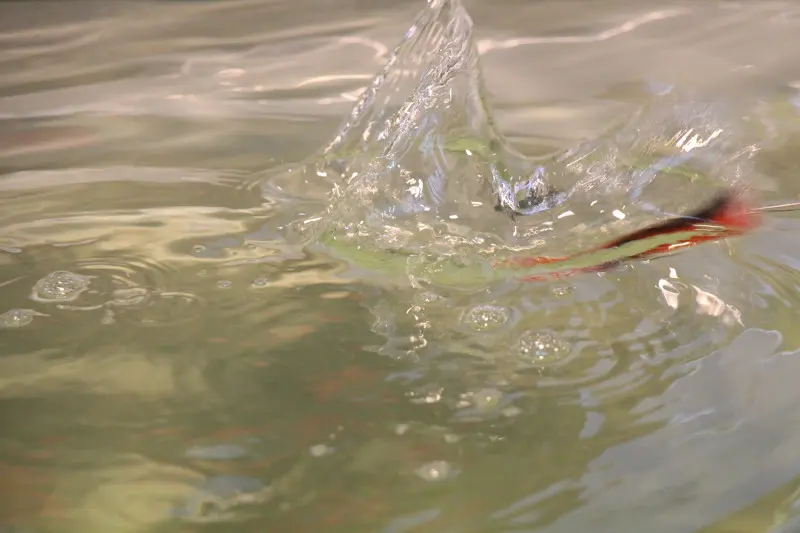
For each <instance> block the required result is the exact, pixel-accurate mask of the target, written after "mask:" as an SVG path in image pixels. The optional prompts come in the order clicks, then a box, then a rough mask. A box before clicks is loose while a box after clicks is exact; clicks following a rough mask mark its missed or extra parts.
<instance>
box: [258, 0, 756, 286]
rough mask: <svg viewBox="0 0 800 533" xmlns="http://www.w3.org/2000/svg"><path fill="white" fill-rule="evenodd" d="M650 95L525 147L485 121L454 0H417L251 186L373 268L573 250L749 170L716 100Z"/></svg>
mask: <svg viewBox="0 0 800 533" xmlns="http://www.w3.org/2000/svg"><path fill="white" fill-rule="evenodd" d="M652 98H653V100H652V101H651V102H648V103H647V104H645V105H644V106H643V107H642V108H641V109H639V110H638V111H637V112H635V113H633V115H632V116H631V117H628V120H627V121H623V122H622V123H621V125H618V126H617V127H615V128H612V129H610V130H609V131H608V132H607V133H606V134H605V135H603V136H601V137H600V138H598V139H593V140H590V141H587V142H586V143H583V144H581V145H579V146H576V147H573V148H571V149H568V150H565V151H563V152H561V153H559V154H557V155H556V156H554V157H550V158H547V159H542V160H534V159H531V158H526V157H524V156H523V155H521V154H520V153H519V152H518V151H516V150H515V149H514V148H513V146H511V144H510V143H509V142H508V141H507V140H506V139H505V138H504V137H503V136H502V134H501V133H500V132H499V131H498V130H497V128H496V127H495V124H494V121H493V119H492V115H491V109H490V106H489V104H488V102H487V98H486V92H485V90H484V80H483V77H482V72H481V65H480V56H479V53H478V50H477V48H476V46H475V43H474V39H473V24H472V20H471V19H470V17H469V14H468V13H467V12H466V10H465V9H464V7H463V6H462V5H461V3H460V1H459V0H430V1H429V2H428V5H427V6H426V7H425V8H424V9H423V10H422V12H421V13H420V14H419V15H418V16H417V18H416V20H415V21H414V22H413V24H412V25H411V26H410V28H409V29H408V31H407V32H406V34H405V36H404V38H403V39H402V41H401V42H400V44H399V45H398V46H397V47H396V48H395V49H394V51H393V52H392V54H391V55H390V57H389V60H388V62H387V64H386V66H385V68H384V69H383V71H382V72H380V73H379V74H378V75H377V76H376V77H375V78H374V80H373V81H372V83H371V84H370V85H369V86H368V87H367V88H366V89H365V90H364V92H363V93H362V94H361V97H360V99H359V101H358V102H357V103H356V104H355V106H354V107H353V109H352V111H351V112H350V114H349V115H348V116H347V117H346V119H345V120H344V121H343V123H342V125H341V126H340V128H339V130H338V132H337V133H336V134H335V136H334V138H333V139H332V140H331V141H330V142H329V143H328V144H327V145H326V146H325V147H324V149H323V150H322V151H321V152H320V153H319V154H318V155H317V156H315V157H314V158H312V159H311V160H310V161H308V162H306V163H304V164H302V165H300V166H299V167H292V168H287V169H284V170H283V171H282V172H278V173H273V174H271V175H270V176H268V179H266V180H264V182H263V194H264V196H265V197H267V198H269V201H271V202H272V201H281V200H287V201H292V202H295V207H296V209H294V210H290V211H292V212H295V213H296V212H297V210H300V211H301V212H302V215H301V218H299V219H297V220H293V221H286V220H282V221H281V224H282V225H281V228H282V230H283V232H284V233H285V234H287V235H288V237H289V238H295V239H296V238H298V237H299V239H300V241H302V242H305V243H311V244H313V245H314V246H316V247H321V248H323V249H324V251H325V252H326V253H332V254H333V255H336V256H340V257H344V258H345V259H347V260H348V261H349V262H351V263H356V264H358V265H359V266H362V267H366V268H367V270H376V269H377V270H380V271H381V272H382V273H387V272H389V271H392V272H394V273H398V274H402V273H403V272H404V271H405V270H406V265H407V264H409V262H414V261H415V260H416V259H420V261H421V262H422V263H424V264H426V265H427V264H428V263H429V262H430V261H431V260H434V261H438V262H440V263H442V262H443V263H447V262H448V261H451V260H452V259H454V258H460V259H461V260H463V259H464V258H467V257H476V256H478V257H480V256H487V255H496V254H497V253H498V251H502V250H505V249H509V248H514V249H515V250H519V249H520V248H536V247H538V248H542V247H545V248H550V247H552V248H559V249H560V251H566V250H570V249H571V248H573V247H575V248H577V247H583V246H585V245H587V244H588V243H587V242H586V241H592V240H595V241H597V240H598V239H600V240H605V239H606V238H607V237H608V233H609V232H611V233H615V232H619V233H622V232H624V231H628V230H630V229H631V228H632V227H637V226H640V225H642V224H643V223H646V222H647V223H649V222H652V219H653V217H654V216H656V217H660V216H665V215H667V214H669V213H674V212H682V211H684V210H686V209H691V208H696V207H697V205H699V203H700V202H702V200H703V198H705V197H708V196H709V195H711V194H713V193H714V191H715V189H716V186H717V185H719V184H721V183H727V184H731V183H738V182H739V181H741V180H742V179H743V176H745V175H747V176H751V175H752V172H750V171H751V170H752V169H751V165H750V164H749V159H750V156H751V155H752V154H753V153H754V151H755V147H754V145H748V144H744V143H743V142H742V139H743V134H742V132H743V129H742V126H741V120H739V121H738V122H737V120H738V118H737V120H733V119H729V117H734V116H736V114H735V113H732V112H731V110H730V109H728V107H727V106H725V105H724V104H722V103H714V104H707V103H703V102H696V101H692V100H688V99H682V95H681V94H680V93H679V91H677V90H673V91H668V92H665V93H663V94H656V95H653V96H652ZM676 187H680V190H681V191H682V192H685V193H686V194H681V195H676V194H674V191H675V190H676ZM561 205H563V208H564V209H563V211H562V210H560V209H559V210H558V212H556V211H557V210H556V209H555V208H556V207H558V206H561ZM562 237H563V238H562ZM594 244H597V243H596V242H595V243H594ZM539 251H540V252H541V251H542V250H539ZM390 254H393V255H390ZM409 257H412V259H409ZM420 261H417V263H419V262H420ZM437 268H438V267H437ZM480 268H481V266H480V265H479V266H478V267H476V268H474V269H472V270H473V271H477V270H480ZM441 270H443V271H445V272H446V274H447V275H445V276H441V277H442V278H447V277H448V276H449V275H450V274H451V273H454V272H456V271H459V272H461V273H462V274H463V272H464V271H465V269H464V268H463V265H455V266H454V265H450V264H443V265H442V266H441ZM473 271H470V276H473V277H475V276H477V277H479V278H480V277H483V278H485V277H486V273H485V272H481V273H479V272H473ZM461 277H463V276H461ZM489 277H490V278H491V274H490V275H489ZM462 281H464V280H460V281H459V283H461V282H462ZM473 281H474V280H473ZM412 285H413V282H412Z"/></svg>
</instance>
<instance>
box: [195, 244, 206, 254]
mask: <svg viewBox="0 0 800 533" xmlns="http://www.w3.org/2000/svg"><path fill="white" fill-rule="evenodd" d="M205 251H206V247H205V246H203V245H202V244H198V245H196V246H192V253H193V254H194V255H200V254H202V253H203V252H205Z"/></svg>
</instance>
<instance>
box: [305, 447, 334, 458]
mask: <svg viewBox="0 0 800 533" xmlns="http://www.w3.org/2000/svg"><path fill="white" fill-rule="evenodd" d="M308 452H309V453H310V454H311V455H312V457H322V456H323V455H328V454H329V453H333V448H331V447H330V446H328V445H327V444H315V445H314V446H311V448H309V449H308Z"/></svg>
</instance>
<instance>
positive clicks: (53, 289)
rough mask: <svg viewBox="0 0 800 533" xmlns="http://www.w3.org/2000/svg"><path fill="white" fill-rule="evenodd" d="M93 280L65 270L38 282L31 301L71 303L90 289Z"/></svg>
mask: <svg viewBox="0 0 800 533" xmlns="http://www.w3.org/2000/svg"><path fill="white" fill-rule="evenodd" d="M91 279H92V278H90V277H89V276H81V275H79V274H74V273H72V272H67V271H65V270H59V271H56V272H52V273H50V274H48V275H47V276H45V277H43V278H42V279H40V280H39V281H37V282H36V284H35V285H34V286H33V292H32V293H31V299H33V300H36V301H37V302H71V301H73V300H76V299H77V298H78V296H80V295H81V293H83V292H84V291H86V290H87V289H88V288H89V283H91Z"/></svg>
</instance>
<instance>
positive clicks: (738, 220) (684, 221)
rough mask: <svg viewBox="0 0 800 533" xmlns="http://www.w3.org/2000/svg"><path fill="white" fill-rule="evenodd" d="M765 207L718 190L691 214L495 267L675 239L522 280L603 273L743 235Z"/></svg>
mask: <svg viewBox="0 0 800 533" xmlns="http://www.w3.org/2000/svg"><path fill="white" fill-rule="evenodd" d="M787 205H788V204H787ZM780 207H783V206H780ZM768 209H769V208H761V209H751V208H750V207H749V206H748V205H747V204H746V203H745V202H744V201H743V199H742V194H741V192H740V191H735V190H725V191H722V192H720V193H718V194H717V195H716V196H715V197H714V198H713V199H712V200H711V201H710V202H708V203H707V204H706V205H705V206H703V207H702V208H700V209H698V210H696V211H694V212H693V213H691V214H688V215H681V216H677V217H674V218H670V219H667V220H665V221H662V222H658V223H655V224H652V225H650V226H646V227H644V228H642V229H639V230H636V231H634V232H632V233H629V234H626V235H623V236H622V237H619V238H617V239H614V240H612V241H611V242H608V243H605V244H603V245H601V246H599V247H595V248H592V249H590V250H586V251H583V252H578V253H576V254H573V255H570V256H566V257H546V256H545V257H512V258H510V259H506V260H503V261H502V262H501V263H499V264H498V266H504V267H509V266H513V267H518V268H531V267H535V266H539V265H551V264H558V263H563V262H567V261H574V260H576V259H579V258H581V257H586V256H590V255H591V254H596V253H598V252H605V251H609V250H615V249H623V248H624V247H627V246H630V245H633V244H635V243H640V242H645V241H647V240H650V239H656V238H658V239H660V240H663V238H664V237H666V236H670V235H674V236H675V239H674V240H672V241H669V242H662V243H660V244H657V245H654V246H651V247H650V248H647V249H645V250H644V251H640V252H635V253H628V254H624V253H623V254H622V255H621V256H620V257H618V258H614V259H612V260H606V261H602V262H600V263H599V264H595V265H589V266H585V267H578V268H568V269H564V270H561V271H555V272H549V273H545V274H543V275H537V276H529V277H526V278H523V281H545V280H557V279H562V278H565V277H569V276H574V275H576V274H582V273H590V272H607V271H609V270H612V269H614V268H617V267H619V266H621V265H622V264H623V263H627V262H630V261H636V260H645V259H650V258H654V257H659V256H663V255H666V254H670V253H672V252H676V251H679V250H681V249H684V248H688V247H692V246H696V245H698V244H701V243H705V242H711V241H718V240H721V239H726V238H729V237H735V236H739V235H743V234H744V233H747V232H749V231H751V230H753V229H756V228H757V227H758V226H760V224H761V212H762V211H765V210H768Z"/></svg>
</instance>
